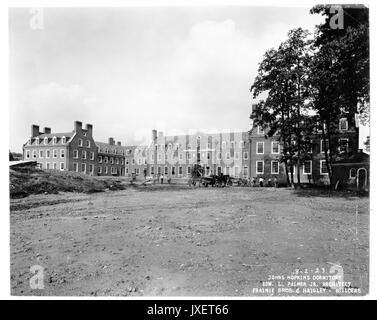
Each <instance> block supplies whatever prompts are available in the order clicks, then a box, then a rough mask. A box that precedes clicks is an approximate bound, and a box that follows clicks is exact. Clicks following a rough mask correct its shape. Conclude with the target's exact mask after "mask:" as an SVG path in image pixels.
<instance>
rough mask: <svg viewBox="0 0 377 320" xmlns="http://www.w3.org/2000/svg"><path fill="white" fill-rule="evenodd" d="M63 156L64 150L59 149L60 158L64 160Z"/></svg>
mask: <svg viewBox="0 0 377 320" xmlns="http://www.w3.org/2000/svg"><path fill="white" fill-rule="evenodd" d="M64 156H65V150H64V149H60V158H64Z"/></svg>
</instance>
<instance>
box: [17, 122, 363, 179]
mask: <svg viewBox="0 0 377 320" xmlns="http://www.w3.org/2000/svg"><path fill="white" fill-rule="evenodd" d="M336 139H337V140H338V143H339V148H340V152H344V153H349V152H357V150H358V127H357V124H356V122H355V121H354V120H352V119H346V118H344V119H341V120H340V122H339V134H338V136H337V137H336ZM312 143H313V148H312V152H311V155H312V157H311V159H310V160H307V161H305V162H304V164H303V165H302V166H301V167H300V171H301V180H302V182H316V181H321V180H323V181H324V180H326V179H327V167H326V163H325V156H324V145H325V143H327V141H324V140H322V139H321V135H320V134H319V133H315V134H313V140H312ZM281 151H282V146H281V143H280V142H279V141H278V136H274V137H271V138H265V133H264V132H263V130H262V129H261V128H260V127H258V126H255V125H252V127H251V130H250V131H245V132H224V133H213V134H208V133H204V132H197V133H194V134H187V135H179V136H165V135H164V134H163V133H162V132H157V131H156V130H152V142H151V143H150V144H149V145H148V146H126V145H122V144H121V143H120V142H116V141H115V140H114V139H113V138H109V139H108V142H107V143H105V142H98V141H95V140H94V138H93V125H91V124H87V125H86V126H85V128H83V126H82V123H81V122H80V121H75V122H74V127H73V131H71V132H63V133H52V132H51V129H50V128H44V130H43V132H40V131H39V126H37V125H32V127H31V137H30V138H29V139H28V141H27V142H26V143H25V144H24V145H23V158H24V160H34V161H36V162H37V163H38V165H39V167H40V168H42V169H54V170H67V171H75V172H80V173H83V174H88V175H102V176H103V175H105V176H110V175H113V176H128V177H131V176H132V175H136V176H139V177H142V178H143V177H144V176H159V175H161V174H163V175H166V176H168V177H170V178H173V179H174V178H187V177H189V176H190V174H191V170H192V167H193V165H194V164H197V163H199V164H201V165H203V167H204V170H205V174H206V175H209V174H219V173H220V172H221V173H224V174H229V175H231V176H234V177H245V178H253V177H256V178H258V177H263V178H265V179H268V178H272V179H273V178H275V177H276V178H277V179H278V180H279V181H281V182H285V180H286V178H285V168H284V164H283V163H280V162H279V158H280V155H281ZM296 170H297V168H295V169H294V173H296V172H295V171H296ZM295 178H296V177H295Z"/></svg>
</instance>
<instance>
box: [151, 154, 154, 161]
mask: <svg viewBox="0 0 377 320" xmlns="http://www.w3.org/2000/svg"><path fill="white" fill-rule="evenodd" d="M151 161H154V154H153V153H152V154H151Z"/></svg>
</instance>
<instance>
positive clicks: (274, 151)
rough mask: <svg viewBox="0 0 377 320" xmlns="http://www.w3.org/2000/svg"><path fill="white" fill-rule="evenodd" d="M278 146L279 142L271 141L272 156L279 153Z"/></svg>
mask: <svg viewBox="0 0 377 320" xmlns="http://www.w3.org/2000/svg"><path fill="white" fill-rule="evenodd" d="M279 149H280V145H279V141H272V142H271V153H272V154H279V153H280V150H279Z"/></svg>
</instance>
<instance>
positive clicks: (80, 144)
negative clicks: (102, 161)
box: [79, 139, 82, 147]
mask: <svg viewBox="0 0 377 320" xmlns="http://www.w3.org/2000/svg"><path fill="white" fill-rule="evenodd" d="M79 147H82V139H79Z"/></svg>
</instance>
